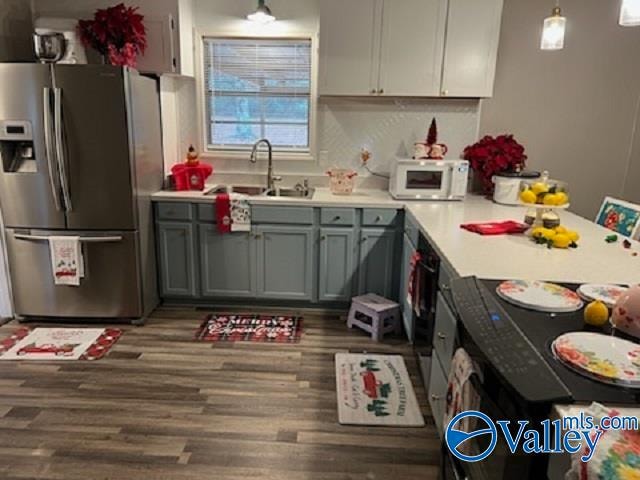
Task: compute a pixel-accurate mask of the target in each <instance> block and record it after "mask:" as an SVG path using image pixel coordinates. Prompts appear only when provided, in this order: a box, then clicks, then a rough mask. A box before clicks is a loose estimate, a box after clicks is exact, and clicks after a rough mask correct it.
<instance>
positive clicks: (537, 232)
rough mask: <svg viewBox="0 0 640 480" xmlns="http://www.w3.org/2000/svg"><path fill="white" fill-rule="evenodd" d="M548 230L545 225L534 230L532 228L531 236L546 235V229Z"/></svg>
mask: <svg viewBox="0 0 640 480" xmlns="http://www.w3.org/2000/svg"><path fill="white" fill-rule="evenodd" d="M545 230H546V228H544V227H536V228H534V229H533V230H531V236H532V237H544V231H545Z"/></svg>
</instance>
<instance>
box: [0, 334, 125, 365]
mask: <svg viewBox="0 0 640 480" xmlns="http://www.w3.org/2000/svg"><path fill="white" fill-rule="evenodd" d="M121 335H122V330H119V329H115V328H36V329H33V330H31V329H30V328H27V327H23V328H20V329H19V330H17V331H16V332H15V333H14V334H13V335H11V336H10V337H8V338H5V339H4V340H2V341H0V360H41V361H42V360H49V361H51V360H55V361H59V360H98V359H100V358H102V357H104V356H105V355H106V354H107V353H108V352H109V350H111V347H112V346H113V345H114V344H115V343H116V342H117V341H118V339H119V338H120V336H121Z"/></svg>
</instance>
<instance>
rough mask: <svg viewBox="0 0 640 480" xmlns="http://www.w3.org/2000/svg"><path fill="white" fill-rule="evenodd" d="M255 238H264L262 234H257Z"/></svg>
mask: <svg viewBox="0 0 640 480" xmlns="http://www.w3.org/2000/svg"><path fill="white" fill-rule="evenodd" d="M253 237H254V238H262V234H260V233H256V234H255V235H254V236H253Z"/></svg>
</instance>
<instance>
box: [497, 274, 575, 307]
mask: <svg viewBox="0 0 640 480" xmlns="http://www.w3.org/2000/svg"><path fill="white" fill-rule="evenodd" d="M496 292H497V293H498V295H499V296H500V297H501V298H503V299H504V300H506V301H507V302H509V303H513V304H514V305H517V306H518V307H524V308H528V309H530V310H537V311H540V312H550V313H564V312H575V311H576V310H580V309H581V308H582V306H583V305H584V303H583V302H582V300H581V299H580V297H579V296H578V294H577V293H576V292H574V291H573V290H569V289H568V288H565V287H563V286H561V285H556V284H555V283H547V282H541V281H539V280H507V281H505V282H502V283H501V284H500V285H498V288H497V289H496Z"/></svg>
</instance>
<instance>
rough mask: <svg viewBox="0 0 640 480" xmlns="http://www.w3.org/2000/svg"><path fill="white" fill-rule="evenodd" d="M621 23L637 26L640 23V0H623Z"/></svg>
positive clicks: (626, 25)
mask: <svg viewBox="0 0 640 480" xmlns="http://www.w3.org/2000/svg"><path fill="white" fill-rule="evenodd" d="M618 23H620V25H622V26H623V27H636V26H638V25H640V0H622V7H620V20H619V22H618Z"/></svg>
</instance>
